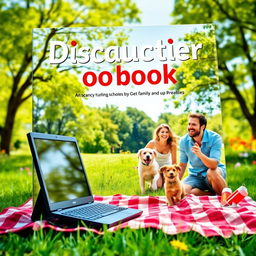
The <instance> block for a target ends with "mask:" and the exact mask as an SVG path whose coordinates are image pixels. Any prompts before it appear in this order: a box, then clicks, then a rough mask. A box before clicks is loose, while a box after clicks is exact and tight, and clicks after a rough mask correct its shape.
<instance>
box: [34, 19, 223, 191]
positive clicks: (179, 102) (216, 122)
mask: <svg viewBox="0 0 256 256" xmlns="http://www.w3.org/2000/svg"><path fill="white" fill-rule="evenodd" d="M39 63H42V65H39ZM37 67H38V68H37ZM33 70H35V72H34V74H33V131H35V132H42V133H50V134H60V135H68V136H74V137H76V138H77V140H78V142H79V147H80V151H81V153H82V158H83V163H84V166H85V169H86V173H87V176H88V179H89V181H90V185H91V188H92V191H93V193H94V194H97V195H113V194H126V195H135V194H137V195H138V194H139V195H141V194H142V193H144V192H145V193H146V194H150V195H159V194H160V195H163V194H164V191H163V190H162V189H160V190H157V191H156V192H155V191H152V190H154V189H155V188H154V186H155V185H156V183H154V182H157V184H158V182H159V180H157V181H156V180H155V181H154V182H153V184H152V185H151V188H148V186H147V185H146V186H145V187H144V186H143V184H142V183H143V182H140V178H139V174H138V173H139V172H141V173H142V172H143V170H141V169H143V168H146V169H147V168H148V165H151V163H150V161H151V158H154V157H155V160H156V162H157V165H156V167H152V168H157V169H158V168H159V167H161V166H162V165H164V164H171V163H179V162H180V158H181V159H184V157H185V156H183V158H182V157H181V156H180V154H181V148H184V146H182V147H181V145H180V142H181V141H182V139H181V138H182V137H183V136H184V135H186V134H187V133H188V115H189V114H191V113H201V114H203V115H204V116H205V117H206V118H207V128H206V129H207V131H213V132H215V133H217V134H219V135H221V136H222V120H221V108H220V97H219V93H220V89H219V84H218V75H217V58H216V45H215V35H214V26H213V25H211V24H200V25H172V26H151V27H140V26H133V27H94V28H90V27H88V28H44V29H41V28H37V29H33ZM161 124H164V126H160V125H161ZM159 127H160V129H158V130H157V132H156V136H155V135H154V131H155V130H156V129H157V128H159ZM166 131H167V135H166V134H164V132H166ZM190 132H196V130H194V129H191V131H190ZM166 136H168V137H169V138H171V140H172V146H170V150H168V149H167V147H166V146H165V147H164V146H163V145H162V144H161V140H165V139H166ZM145 147H147V149H146V150H145V151H143V150H141V149H143V148H145ZM150 149H155V150H154V152H153V153H152V152H151V150H150ZM157 150H158V151H160V152H157ZM202 150H203V149H202ZM204 150H206V151H207V150H208V149H207V148H206V149H204ZM220 151H221V152H219V155H220V162H222V163H225V156H224V147H223V144H222V143H221V147H220ZM185 158H186V157H185ZM189 160H190V159H189ZM154 163H155V162H154ZM187 175H188V171H186V172H185V174H184V176H183V178H184V177H186V176H187ZM57 176H58V177H59V178H58V179H56V177H57ZM57 176H53V177H52V179H53V181H52V182H53V183H54V182H56V187H57V186H58V185H59V184H60V183H61V178H60V177H61V174H60V173H59V174H58V175H57ZM145 176H146V175H145ZM70 177H71V178H72V175H71V176H70ZM144 178H145V177H144ZM151 178H152V177H151ZM151 178H150V179H151ZM152 179H154V178H152ZM160 183H161V182H160ZM34 186H35V190H34V191H35V193H37V191H38V187H37V186H38V185H37V178H36V175H34ZM144 190H145V191H144ZM34 196H35V194H34Z"/></svg>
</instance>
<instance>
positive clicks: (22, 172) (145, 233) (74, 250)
mask: <svg viewBox="0 0 256 256" xmlns="http://www.w3.org/2000/svg"><path fill="white" fill-rule="evenodd" d="M83 159H84V165H85V167H86V169H87V173H88V177H89V180H90V181H91V187H92V191H93V193H94V194H98V195H112V194H117V193H121V194H127V195H134V194H139V195H140V188H139V181H138V173H137V169H136V168H135V167H136V166H137V157H136V155H135V154H113V155H100V154H86V155H83ZM236 161H237V159H236V158H235V159H232V158H229V161H228V163H229V166H228V183H229V186H230V187H231V188H232V189H233V190H234V189H236V188H237V187H239V186H240V185H243V184H245V185H246V187H247V188H248V191H249V196H251V197H252V198H254V199H256V186H255V185H256V184H255V183H256V179H255V173H256V165H252V164H251V161H247V162H246V161H244V162H242V165H241V166H240V167H234V165H235V163H236ZM95 163H97V164H96V165H95ZM31 166H32V164H31V158H30V155H29V154H27V155H25V154H23V155H13V156H11V157H3V156H0V181H1V186H0V210H2V209H3V208H5V207H8V206H19V205H20V204H22V203H24V202H25V201H26V200H27V199H28V198H30V197H31V196H32V176H31V174H30V172H31ZM146 194H147V195H163V194H164V192H163V190H160V191H158V192H155V193H152V192H151V191H149V190H148V191H147V193H146ZM172 240H179V241H181V242H183V243H184V244H185V245H186V246H187V249H188V250H187V251H182V250H179V249H178V248H175V247H173V246H172V245H171V244H170V241H172ZM255 250H256V235H253V236H250V235H240V236H233V237H231V238H228V239H225V238H222V237H212V238H205V237H202V236H201V235H200V234H198V233H196V232H188V233H185V234H179V235H174V236H170V235H166V234H165V233H163V232H162V231H161V230H154V229H141V230H130V229H124V230H119V231H117V232H115V233H108V232H106V233H105V234H104V235H95V234H94V233H92V232H82V233H79V232H77V233H61V232H59V233H58V232H54V231H52V230H39V231H34V232H33V231H31V232H29V233H27V232H24V233H21V234H7V235H2V236H0V255H2V254H3V255H200V256H201V255H229V256H231V255H252V254H253V253H254V251H255Z"/></svg>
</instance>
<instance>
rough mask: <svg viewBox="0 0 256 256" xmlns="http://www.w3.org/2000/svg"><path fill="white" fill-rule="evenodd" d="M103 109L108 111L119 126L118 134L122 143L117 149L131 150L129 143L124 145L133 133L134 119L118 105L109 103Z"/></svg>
mask: <svg viewBox="0 0 256 256" xmlns="http://www.w3.org/2000/svg"><path fill="white" fill-rule="evenodd" d="M102 110H103V111H104V112H106V113H107V114H108V115H109V117H110V119H111V120H112V122H113V123H114V124H116V125H117V126H118V129H117V135H118V138H119V140H120V145H119V147H117V149H118V150H120V149H122V150H124V151H129V150H130V148H129V147H128V145H124V141H125V140H127V139H128V138H129V136H130V135H131V133H132V126H133V125H132V120H131V119H130V118H129V116H128V115H127V113H126V112H125V111H120V110H119V109H118V107H117V106H113V105H110V106H109V105H107V106H106V107H105V108H103V109H102Z"/></svg>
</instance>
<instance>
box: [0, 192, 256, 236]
mask: <svg viewBox="0 0 256 256" xmlns="http://www.w3.org/2000/svg"><path fill="white" fill-rule="evenodd" d="M94 199H95V201H100V202H104V203H109V204H114V205H119V206H127V207H131V208H136V209H141V210H143V214H142V215H141V216H140V217H138V218H136V219H133V220H130V221H128V222H125V223H123V224H121V225H120V226H118V227H117V226H116V227H112V228H110V229H109V231H115V230H117V229H118V228H125V227H130V228H132V229H139V228H156V229H162V230H163V232H165V233H167V234H177V233H184V232H188V231H191V230H193V231H196V232H198V233H200V234H201V235H203V236H208V237H209V236H224V237H230V236H231V235H232V234H236V235H239V234H242V233H246V234H255V233H256V202H255V201H253V200H252V199H251V198H250V197H246V198H245V199H244V200H243V201H242V202H241V203H240V204H239V206H238V207H236V208H234V207H221V205H220V197H219V196H200V197H197V196H194V195H188V196H187V197H186V198H184V199H183V200H182V201H181V202H180V204H178V205H175V206H173V207H168V206H167V205H166V203H165V197H164V196H159V197H157V196H155V197H153V196H125V195H114V196H104V197H103V196H94ZM31 213H32V200H31V199H30V200H28V201H27V202H26V203H25V204H23V205H21V206H20V207H9V208H6V209H4V210H3V211H2V212H1V213H0V234H5V233H8V232H18V231H21V230H24V229H26V228H32V229H34V230H37V229H39V228H51V229H54V230H57V231H63V232H72V231H76V230H77V229H78V228H69V229H63V228H59V227H56V226H53V225H50V224H49V223H47V222H46V221H42V222H40V221H37V222H32V221H31V219H30V217H31ZM79 229H80V230H91V231H93V232H95V233H97V234H101V233H102V232H99V231H97V230H95V229H88V228H86V227H79Z"/></svg>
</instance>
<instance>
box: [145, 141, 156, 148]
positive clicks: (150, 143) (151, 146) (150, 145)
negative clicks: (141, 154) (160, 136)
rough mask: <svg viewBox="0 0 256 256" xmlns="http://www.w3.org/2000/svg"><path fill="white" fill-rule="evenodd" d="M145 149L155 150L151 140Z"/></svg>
mask: <svg viewBox="0 0 256 256" xmlns="http://www.w3.org/2000/svg"><path fill="white" fill-rule="evenodd" d="M145 148H152V149H154V148H155V143H154V141H153V140H151V141H150V142H149V143H148V144H147V145H146V146H145Z"/></svg>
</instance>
